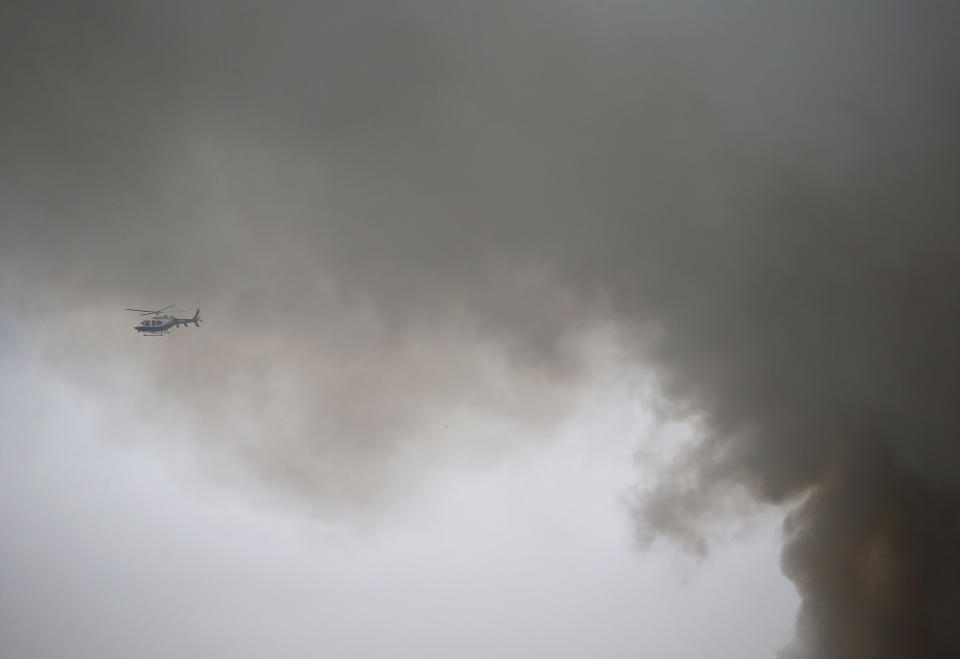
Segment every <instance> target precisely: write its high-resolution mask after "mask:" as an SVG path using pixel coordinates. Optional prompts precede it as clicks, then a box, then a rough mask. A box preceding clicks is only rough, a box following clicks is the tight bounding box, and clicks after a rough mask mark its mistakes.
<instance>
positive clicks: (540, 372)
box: [0, 0, 960, 659]
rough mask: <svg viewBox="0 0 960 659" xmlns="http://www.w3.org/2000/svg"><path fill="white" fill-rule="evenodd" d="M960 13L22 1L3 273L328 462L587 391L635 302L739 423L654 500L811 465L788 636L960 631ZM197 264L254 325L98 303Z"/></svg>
mask: <svg viewBox="0 0 960 659" xmlns="http://www.w3.org/2000/svg"><path fill="white" fill-rule="evenodd" d="M958 18H960V16H958V15H957V11H956V10H954V9H953V8H952V7H951V6H950V4H949V3H936V2H886V3H876V4H875V5H867V4H866V3H857V2H812V3H793V4H789V3H760V4H757V3H748V2H739V1H736V0H730V1H728V2H711V3H699V2H689V3H686V2H684V3H675V2H652V3H647V4H643V5H640V4H636V3H618V2H599V3H596V2H591V3H542V2H536V1H533V0H530V1H523V2H517V3H513V2H511V3H498V2H490V3H457V2H452V3H451V2H429V1H425V2H400V3H396V2H382V3H349V2H342V3H341V2H330V3H303V4H302V5H299V4H297V3H286V4H283V5H282V6H280V7H270V8H267V6H266V5H262V6H261V5H258V4H255V3H240V2H224V3H220V2H202V3H196V2H189V3H188V2H164V3H138V2H124V3H115V4H114V3H109V2H94V3H83V4H82V5H73V4H69V3H64V4H63V5H58V4H57V3H43V4H39V3H38V4H29V5H28V4H24V5H22V6H18V5H16V4H15V3H7V4H5V5H4V7H3V8H2V9H0V49H2V52H0V84H2V88H3V89H4V103H3V104H2V106H0V120H2V125H3V129H2V134H0V137H2V143H0V172H2V174H0V181H2V193H0V197H2V199H3V211H2V212H3V220H2V226H0V229H2V241H0V268H2V274H3V285H2V286H3V288H2V289H0V290H2V291H3V293H4V296H5V298H6V300H8V303H9V305H10V306H11V308H13V309H14V310H15V311H16V312H17V313H18V314H25V315H21V316H19V317H20V318H26V317H33V318H36V319H40V320H38V325H40V326H42V327H46V328H52V329H48V330H43V331H38V333H37V335H38V336H39V339H38V341H39V342H40V344H41V345H42V346H43V348H42V350H43V351H44V352H42V354H44V355H46V357H47V358H48V359H50V360H53V361H56V362H57V363H58V364H60V365H61V366H62V368H63V369H64V371H69V372H71V373H73V374H74V376H75V377H77V378H78V379H79V378H82V379H83V381H84V382H85V383H86V384H87V386H89V387H90V388H91V389H92V390H102V391H106V392H109V393H110V394H111V395H116V396H133V394H127V393H122V392H126V391H127V389H128V388H124V387H121V386H120V385H119V384H118V383H117V382H115V381H112V380H111V379H110V376H109V375H106V373H107V370H108V369H106V368H104V364H111V365H112V366H114V367H116V368H118V369H120V370H122V369H130V370H134V371H135V372H138V373H142V372H144V371H146V372H147V373H149V374H150V375H149V376H148V377H149V378H155V379H153V380H151V381H150V382H148V383H147V384H148V385H149V396H148V399H149V400H150V402H151V406H154V405H156V404H157V401H161V402H162V403H163V404H167V405H169V406H170V407H171V409H175V410H178V411H179V413H181V414H182V415H183V418H184V419H188V420H189V422H190V423H194V424H195V427H196V428H199V429H200V430H199V431H198V435H199V436H202V437H203V438H204V440H203V441H204V442H205V443H210V444H217V445H219V446H220V450H222V451H224V452H228V453H236V454H238V455H239V456H240V457H241V458H242V459H244V460H245V461H246V463H247V464H248V465H250V466H251V468H252V469H254V470H256V471H258V472H261V473H262V474H263V475H264V476H265V477H266V478H267V479H268V480H270V481H271V482H274V483H280V484H283V485H284V486H286V487H289V488H292V489H294V490H295V491H298V492H301V493H304V494H306V495H308V496H311V497H314V498H316V499H321V500H327V499H331V498H337V497H346V498H354V499H366V498H369V497H371V496H374V495H375V494H376V492H377V491H378V488H380V487H382V486H383V483H384V481H389V480H390V479H391V478H401V477H403V475H404V474H407V472H408V470H409V469H411V468H417V467H418V466H419V465H421V464H422V463H423V462H425V461H428V460H429V455H431V454H433V453H435V452H436V451H439V450H440V447H441V446H442V445H443V442H444V441H446V440H442V439H437V438H434V439H424V438H423V437H421V435H420V431H421V429H422V428H423V427H425V426H429V424H430V423H431V422H432V420H433V417H432V416H431V414H432V411H434V410H436V409H468V410H476V409H480V410H484V411H486V412H493V413H495V414H499V415H502V416H503V417H504V418H511V419H516V418H520V419H524V420H526V421H528V422H531V423H546V422H548V421H545V420H549V419H550V418H551V417H553V416H555V415H556V414H557V413H558V412H559V411H560V410H562V409H563V408H564V407H565V406H566V404H567V403H568V402H569V401H570V399H571V397H572V396H575V393H576V383H577V382H578V379H579V378H580V377H582V376H583V374H584V373H585V372H586V369H588V367H589V366H588V364H586V363H585V357H584V354H583V352H582V351H581V350H580V349H579V347H578V346H581V344H582V341H581V339H582V337H583V336H584V335H586V334H588V333H589V331H590V330H591V328H594V327H596V326H599V325H602V324H610V323H612V324H614V325H615V326H616V327H617V328H618V330H619V331H620V332H621V334H622V335H623V336H625V337H627V338H625V343H627V344H628V346H629V347H630V349H631V351H632V352H631V354H632V355H634V356H635V358H636V360H637V365H638V368H639V367H645V368H652V369H654V370H655V371H656V373H657V374H658V376H659V378H660V381H661V384H662V386H663V390H664V395H665V398H666V399H667V400H668V401H669V402H670V403H671V404H672V405H674V406H675V407H676V409H679V410H681V411H682V412H683V413H687V414H691V415H694V416H696V417H697V419H698V420H699V421H700V423H701V427H702V428H703V432H704V439H703V442H702V443H701V444H699V445H698V446H697V447H696V448H695V449H694V450H693V451H691V452H690V453H689V454H688V455H685V456H683V457H682V458H681V459H680V460H679V461H678V463H677V466H676V469H675V470H673V471H670V472H668V473H666V474H665V475H664V477H663V481H662V482H661V484H660V486H659V487H658V488H656V489H654V490H653V491H652V492H650V493H648V494H647V495H646V496H644V497H643V498H641V499H640V500H639V501H638V513H637V514H638V519H640V520H642V523H643V524H645V525H648V526H650V525H652V527H653V528H654V529H655V530H659V531H664V532H667V533H671V534H674V535H676V536H678V537H682V538H685V539H688V540H689V539H693V540H694V542H695V543H697V542H699V540H698V536H697V533H698V531H697V529H698V528H700V526H699V525H700V523H701V522H703V521H705V520H707V519H709V518H710V516H711V515H713V514H714V513H715V512H716V506H715V505H714V502H716V501H722V500H723V499H724V497H725V493H727V492H729V490H730V489H731V488H733V487H736V486H739V487H746V488H747V489H748V490H749V492H750V493H751V494H752V495H753V496H754V497H756V498H757V499H759V500H762V501H769V502H778V503H779V502H796V501H800V500H802V504H800V505H799V507H798V508H797V509H796V510H795V511H794V512H793V513H792V514H791V516H790V517H789V519H788V520H787V523H786V529H785V531H786V547H785V550H784V559H783V564H784V570H785V572H786V574H787V575H788V576H789V577H790V578H791V579H792V580H793V581H794V582H795V583H796V585H797V587H798V589H799V591H800V593H801V594H802V596H803V607H802V611H801V614H800V618H799V621H798V637H797V640H796V642H795V643H794V644H793V646H792V647H791V648H790V649H788V650H786V651H785V652H786V654H785V656H789V657H818V658H821V659H824V658H831V657H947V656H958V655H960V634H958V631H957V629H958V628H957V626H956V625H955V624H954V622H953V616H954V614H955V612H956V611H958V610H960V572H958V568H957V562H956V560H955V556H956V549H957V547H958V546H960V543H958V541H960V487H958V485H957V483H958V481H957V478H956V474H957V469H958V467H960V405H958V404H957V394H958V392H960V347H958V346H960V342H958V338H957V337H958V336H960V294H958V288H957V286H958V284H957V282H958V281H960V226H958V221H960V185H958V183H960V143H958V138H960V130H958V128H960V126H958V119H957V117H958V116H960V103H958V100H960V74H958V71H960V69H958V68H957V66H956V62H957V61H960V60H958V56H960V52H958V51H960V45H958V44H960V39H958V38H957V37H958V34H957V27H956V26H957V25H960V21H958ZM174 294H176V299H174V300H168V296H170V295H174ZM184 299H186V300H187V301H188V302H189V303H190V304H193V303H194V301H196V302H202V301H204V300H209V301H214V302H211V304H215V305H216V306H217V307H218V308H217V309H215V310H214V311H216V313H209V311H208V312H207V318H208V319H210V318H219V319H220V323H221V330H220V334H219V338H218V343H217V345H216V347H215V348H210V347H209V346H205V347H203V348H199V347H192V348H191V347H186V346H189V345H190V344H187V343H185V342H181V347H180V348H178V349H177V350H172V349H171V350H170V351H169V352H168V353H167V354H165V355H163V356H162V357H142V356H141V357H138V358H133V357H130V358H126V357H122V356H117V352H118V351H117V350H116V349H115V346H114V345H110V346H107V345H106V343H107V342H104V343H103V345H102V347H100V348H97V347H96V346H97V345H98V344H97V343H96V341H92V340H91V337H96V336H98V332H100V331H102V328H101V327H100V324H101V323H102V318H103V317H104V315H105V314H106V313H108V312H112V310H113V309H114V308H117V309H119V308H122V307H126V306H139V305H143V304H148V303H151V301H152V302H155V303H157V304H166V303H168V302H170V301H177V300H181V301H182V300H184ZM204 304H205V305H206V304H207V303H206V302H204ZM64 310H65V311H64ZM108 310H109V311H108ZM54 311H55V315H54ZM205 311H206V309H205ZM31 314H32V315H31ZM63 314H68V318H69V319H70V331H71V332H72V333H79V334H80V335H81V336H82V337H83V338H82V339H78V340H77V342H76V343H70V341H69V340H68V339H67V338H65V337H64V335H63V334H62V333H58V330H57V329H56V324H55V323H54V322H52V320H53V319H56V318H62V317H63ZM41 320H42V322H41ZM210 322H211V321H210V320H208V325H207V328H210V327H211V325H210ZM77 346H82V349H77ZM162 349H163V350H166V348H162ZM136 359H141V360H150V359H154V360H155V361H153V362H151V363H150V364H149V365H148V366H149V368H143V366H144V364H143V362H142V361H141V362H137V361H136ZM184 374H188V375H184ZM170 382H176V383H177V386H170V385H169V383H170ZM185 423H186V421H185ZM224 434H226V435H228V439H225V440H223V441H220V440H218V439H217V438H218V437H219V436H221V435H224ZM360 474H363V475H362V476H360ZM344 492H346V493H347V494H343V493H344Z"/></svg>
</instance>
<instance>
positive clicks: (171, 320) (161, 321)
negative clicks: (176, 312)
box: [124, 304, 201, 336]
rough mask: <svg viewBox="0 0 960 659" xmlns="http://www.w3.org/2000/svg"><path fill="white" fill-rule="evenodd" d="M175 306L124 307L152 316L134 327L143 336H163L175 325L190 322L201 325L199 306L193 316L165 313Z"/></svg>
mask: <svg viewBox="0 0 960 659" xmlns="http://www.w3.org/2000/svg"><path fill="white" fill-rule="evenodd" d="M173 306H174V305H172V304H170V305H168V306H165V307H164V308H163V309H155V310H150V309H124V311H138V312H140V315H141V316H151V317H150V318H144V319H143V320H142V321H141V322H140V324H139V325H134V326H133V329H135V330H137V332H139V333H140V335H141V336H163V335H164V334H169V333H170V330H171V329H172V328H174V327H180V326H181V325H184V326H189V324H190V323H193V324H194V325H196V326H197V327H200V320H201V318H200V309H199V308H198V309H197V312H196V313H195V314H193V318H177V317H176V316H172V315H170V314H169V313H164V312H165V311H167V309H170V308H172V307H173Z"/></svg>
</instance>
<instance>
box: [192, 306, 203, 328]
mask: <svg viewBox="0 0 960 659" xmlns="http://www.w3.org/2000/svg"><path fill="white" fill-rule="evenodd" d="M200 320H201V318H200V309H199V308H197V312H196V313H195V314H193V318H192V319H191V322H192V323H193V324H194V325H196V326H197V327H200Z"/></svg>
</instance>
